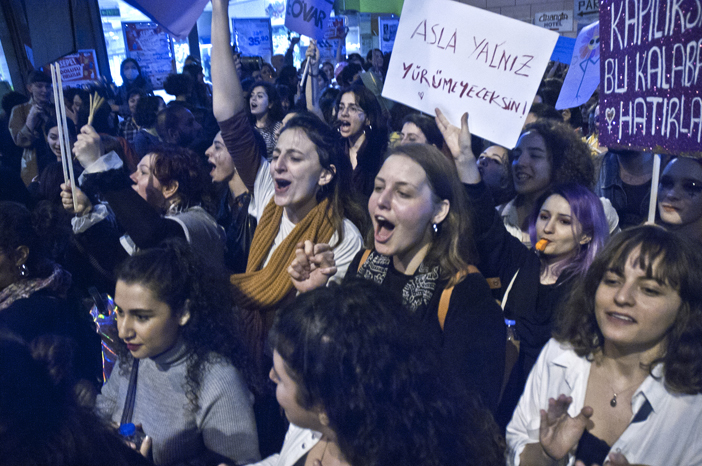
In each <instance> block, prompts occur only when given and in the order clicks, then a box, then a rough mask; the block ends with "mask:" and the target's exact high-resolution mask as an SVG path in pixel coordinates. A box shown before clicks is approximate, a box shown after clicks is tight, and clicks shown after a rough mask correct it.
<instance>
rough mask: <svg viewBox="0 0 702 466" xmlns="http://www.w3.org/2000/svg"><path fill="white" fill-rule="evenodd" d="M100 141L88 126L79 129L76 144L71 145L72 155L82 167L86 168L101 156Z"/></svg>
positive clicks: (93, 130)
mask: <svg viewBox="0 0 702 466" xmlns="http://www.w3.org/2000/svg"><path fill="white" fill-rule="evenodd" d="M102 151H103V150H102V141H101V140H100V135H99V134H98V133H97V132H95V129H93V127H92V126H90V125H85V126H83V127H82V128H81V129H80V133H79V134H78V138H77V140H76V143H75V144H74V145H73V153H74V154H75V156H76V158H77V159H78V161H79V162H80V164H81V165H82V166H83V168H87V167H88V166H89V165H90V164H92V163H93V162H95V161H96V160H97V159H99V158H100V156H102Z"/></svg>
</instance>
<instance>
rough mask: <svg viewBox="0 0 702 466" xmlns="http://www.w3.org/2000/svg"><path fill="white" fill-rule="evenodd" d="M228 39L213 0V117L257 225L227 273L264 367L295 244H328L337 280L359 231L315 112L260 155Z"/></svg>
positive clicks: (333, 141)
mask: <svg viewBox="0 0 702 466" xmlns="http://www.w3.org/2000/svg"><path fill="white" fill-rule="evenodd" d="M229 37H230V35H229V22H228V15H227V1H226V0H216V1H214V2H213V7H212V82H213V97H214V98H213V101H214V114H215V116H216V117H217V121H218V122H219V125H220V128H221V138H222V141H223V142H224V146H225V147H226V150H227V152H228V153H229V156H230V157H231V160H232V161H233V164H234V166H235V167H236V170H237V172H238V174H239V177H240V178H241V180H242V182H243V184H244V185H245V186H246V189H248V190H249V191H250V192H251V193H252V198H251V201H250V204H249V213H251V214H252V215H253V216H254V217H256V219H257V222H258V225H257V227H256V232H255V234H254V237H253V240H252V243H251V249H250V252H249V258H248V262H247V266H246V272H245V273H242V274H235V275H232V276H231V283H232V284H233V285H234V287H233V288H234V299H235V301H236V303H237V304H238V305H239V306H240V307H241V308H242V309H244V318H245V319H246V329H247V337H248V338H249V342H250V344H251V346H252V351H253V354H254V356H255V357H256V358H257V359H258V361H259V362H260V363H261V368H263V367H264V364H263V348H264V343H265V339H266V335H267V332H268V329H269V328H270V326H271V325H272V321H273V316H274V314H275V310H276V309H277V308H278V307H280V306H281V305H282V304H283V303H284V302H285V301H286V300H287V299H289V298H291V297H293V296H294V294H295V289H294V287H293V284H292V281H291V279H290V277H289V276H288V274H287V268H288V266H289V265H290V263H291V262H292V260H293V259H294V258H295V254H296V249H297V245H298V244H299V243H301V242H304V241H306V240H307V241H310V242H312V243H315V244H317V243H319V244H324V248H333V249H334V253H335V255H336V256H337V263H336V265H337V267H336V269H335V270H334V272H335V276H334V277H333V278H332V280H335V281H340V280H341V279H342V278H343V276H344V274H345V273H346V269H347V268H348V265H349V263H350V262H351V260H352V259H353V257H354V255H355V254H356V252H357V251H358V250H359V249H360V248H361V244H362V240H361V234H360V233H359V231H358V228H356V226H354V224H353V223H352V222H351V221H350V220H348V219H347V217H351V218H354V211H355V210H359V211H360V209H358V208H356V207H355V205H354V204H353V203H352V202H351V200H350V198H349V195H348V192H347V191H346V189H347V187H348V186H349V185H350V177H351V166H350V163H349V160H348V158H347V157H345V155H344V153H343V148H342V145H341V140H340V138H339V136H338V134H336V132H335V131H333V130H332V129H331V128H329V127H328V126H327V125H326V124H325V123H323V122H322V121H321V120H319V119H318V118H317V117H315V116H313V115H309V114H301V115H297V116H295V117H293V118H292V119H291V120H290V121H289V122H288V123H287V125H286V126H285V128H284V129H283V131H282V132H281V134H280V137H279V139H278V142H277V145H276V147H275V150H274V152H273V158H272V160H271V162H270V163H269V162H268V161H267V160H266V149H265V144H263V141H262V140H261V139H260V138H257V137H256V136H257V135H256V134H255V130H254V128H253V127H252V125H251V123H250V122H249V120H248V115H247V112H246V99H245V96H244V92H243V90H242V88H241V83H240V82H239V78H238V77H237V75H236V71H235V68H234V60H233V57H232V54H231V49H230V46H229ZM358 217H360V215H358ZM321 247H322V246H320V248H321ZM266 366H267V365H266Z"/></svg>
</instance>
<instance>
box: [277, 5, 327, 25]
mask: <svg viewBox="0 0 702 466" xmlns="http://www.w3.org/2000/svg"><path fill="white" fill-rule="evenodd" d="M286 14H288V15H292V17H293V18H298V17H300V15H302V19H303V20H305V21H306V22H308V23H309V22H310V21H312V20H314V25H315V27H322V26H321V25H322V23H323V22H324V19H325V18H326V17H327V14H326V13H325V12H324V11H322V10H320V9H318V8H317V7H316V6H314V5H310V4H308V3H307V2H305V1H304V0H293V1H292V2H289V3H288V9H287V11H286Z"/></svg>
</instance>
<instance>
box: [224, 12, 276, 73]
mask: <svg viewBox="0 0 702 466" xmlns="http://www.w3.org/2000/svg"><path fill="white" fill-rule="evenodd" d="M232 31H233V34H234V40H235V41H236V46H237V48H238V50H239V52H241V54H242V55H244V56H249V57H263V60H264V61H265V62H267V63H270V62H271V56H272V55H273V41H272V39H271V20H270V18H232Z"/></svg>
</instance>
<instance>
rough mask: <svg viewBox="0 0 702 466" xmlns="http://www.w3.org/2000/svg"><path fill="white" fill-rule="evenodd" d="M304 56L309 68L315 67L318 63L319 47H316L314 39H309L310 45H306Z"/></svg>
mask: <svg viewBox="0 0 702 466" xmlns="http://www.w3.org/2000/svg"><path fill="white" fill-rule="evenodd" d="M305 57H306V58H307V63H309V64H310V70H314V69H316V67H317V66H318V64H319V49H318V48H317V41H316V40H314V39H310V46H309V47H307V51H306V52H305Z"/></svg>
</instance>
